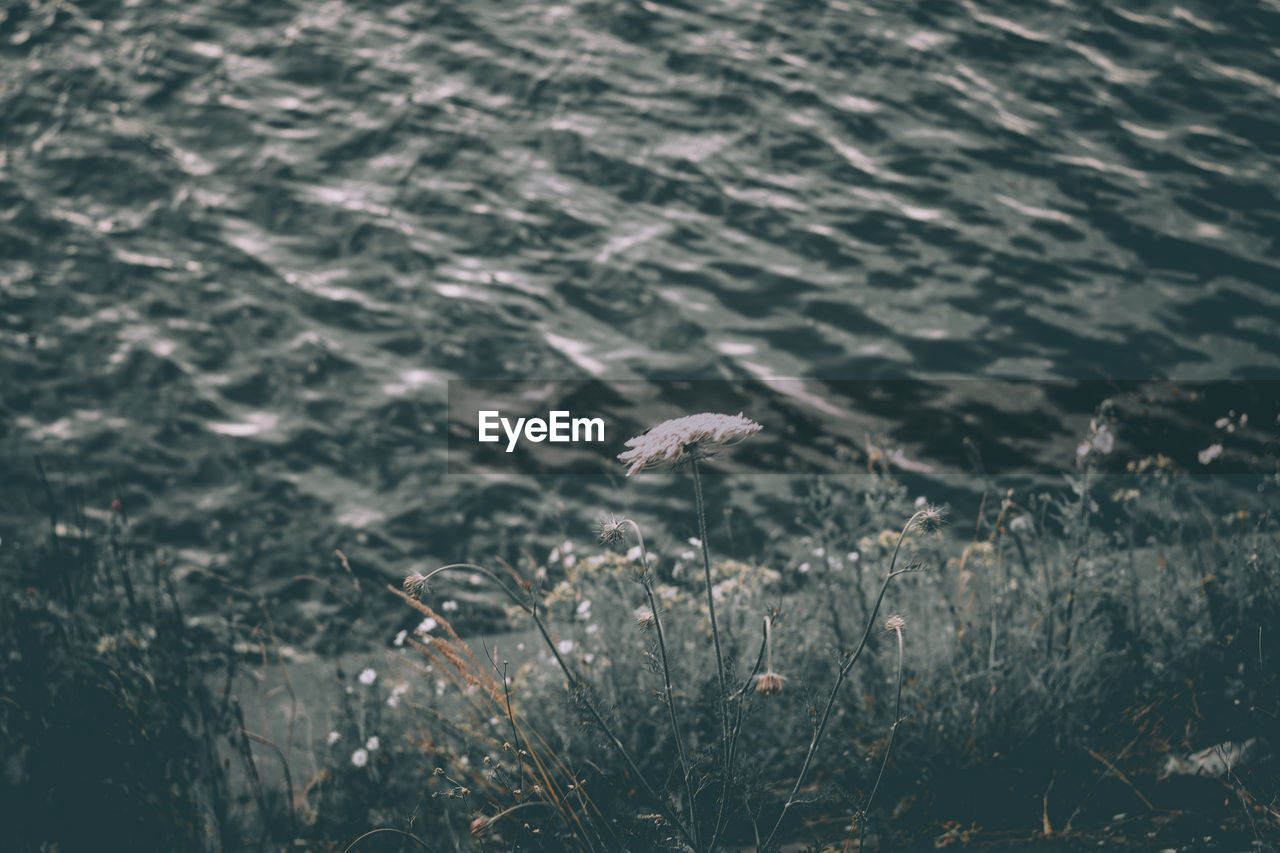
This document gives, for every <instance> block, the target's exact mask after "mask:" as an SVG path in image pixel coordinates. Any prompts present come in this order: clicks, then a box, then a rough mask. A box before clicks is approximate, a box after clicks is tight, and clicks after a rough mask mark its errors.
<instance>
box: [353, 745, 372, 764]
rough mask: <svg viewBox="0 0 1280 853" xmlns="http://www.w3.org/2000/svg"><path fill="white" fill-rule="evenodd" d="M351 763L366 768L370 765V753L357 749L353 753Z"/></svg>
mask: <svg viewBox="0 0 1280 853" xmlns="http://www.w3.org/2000/svg"><path fill="white" fill-rule="evenodd" d="M351 763H352V764H354V765H355V766H356V767H364V766H365V765H366V764H368V763H369V753H368V752H366V751H365V750H363V749H357V750H356V751H355V752H353V753H351Z"/></svg>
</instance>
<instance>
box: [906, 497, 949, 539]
mask: <svg viewBox="0 0 1280 853" xmlns="http://www.w3.org/2000/svg"><path fill="white" fill-rule="evenodd" d="M946 523H947V513H946V511H945V510H944V509H942V507H939V506H935V505H933V504H926V505H925V506H924V508H923V509H920V510H918V511H917V512H916V514H915V515H914V516H912V519H911V527H912V529H913V530H918V531H920V532H921V533H933V532H934V531H936V530H938V529H940V528H941V527H942V525H944V524H946Z"/></svg>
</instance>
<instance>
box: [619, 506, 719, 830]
mask: <svg viewBox="0 0 1280 853" xmlns="http://www.w3.org/2000/svg"><path fill="white" fill-rule="evenodd" d="M619 524H629V525H631V529H632V530H634V531H635V534H636V541H637V542H638V543H639V545H640V566H641V581H640V583H641V585H642V586H643V587H644V593H645V595H646V596H647V597H648V599H649V612H650V613H652V614H653V626H654V629H655V631H656V632H657V634H658V652H659V654H660V656H661V658H662V680H663V684H664V687H665V695H666V699H667V714H668V715H669V716H670V718H671V734H672V735H673V736H674V737H675V740H676V752H677V753H678V754H679V756H680V772H681V775H682V776H683V777H684V790H685V795H686V796H687V797H688V798H689V828H690V829H691V830H692V831H693V839H694V843H693V847H694V849H695V850H700V849H701V846H702V845H701V839H700V837H699V836H700V833H699V830H698V811H697V805H696V804H695V803H694V796H693V780H692V775H693V768H692V767H691V766H690V764H689V754H688V753H687V752H685V748H684V738H682V737H681V736H680V723H679V722H678V721H677V718H676V705H675V699H674V698H673V696H672V692H671V667H670V666H669V665H668V663H667V641H666V637H665V635H664V634H663V632H662V617H661V616H659V615H658V602H657V599H655V598H654V595H653V583H652V581H651V579H650V576H649V553H648V551H646V550H645V547H644V534H643V533H641V532H640V525H638V524H636V523H635V522H634V521H633V520H631V519H630V518H624V519H623V520H622V521H621V522H619Z"/></svg>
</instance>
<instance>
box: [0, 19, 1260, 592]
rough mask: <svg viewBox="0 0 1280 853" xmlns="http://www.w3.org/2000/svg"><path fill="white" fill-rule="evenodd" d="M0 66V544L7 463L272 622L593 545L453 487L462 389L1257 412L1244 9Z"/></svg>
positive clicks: (82, 28)
mask: <svg viewBox="0 0 1280 853" xmlns="http://www.w3.org/2000/svg"><path fill="white" fill-rule="evenodd" d="M0 57H2V58H0V62H2V65H0V69H2V71H0V114H2V115H3V116H4V120H3V122H0V137H2V138H3V146H2V148H0V261H2V264H0V380H2V381H3V394H2V395H0V396H2V401H3V402H2V406H3V408H2V409H0V437H3V440H4V441H5V446H6V451H7V452H8V456H7V459H8V460H9V461H8V462H6V463H5V464H6V465H8V466H10V473H9V477H10V483H11V484H14V485H13V488H11V489H9V495H8V497H7V499H6V502H7V505H8V506H9V507H12V506H14V505H16V504H17V503H19V502H21V500H25V496H26V495H28V494H29V493H30V492H31V491H32V488H33V486H32V482H33V479H32V475H31V474H30V465H29V458H30V453H31V452H32V451H33V450H38V451H40V452H41V453H42V454H43V457H44V459H45V462H46V464H47V465H48V467H49V468H50V469H51V470H53V471H55V472H58V473H60V474H62V475H66V476H70V477H72V478H73V480H74V481H75V482H77V483H79V484H80V485H81V488H82V489H83V492H84V502H85V504H86V506H88V507H89V508H90V509H93V508H94V507H99V508H100V507H103V506H105V505H106V504H107V503H109V501H110V499H111V497H112V496H118V497H120V498H121V499H122V502H123V503H124V506H125V508H126V510H127V511H129V512H130V513H131V518H133V519H134V520H135V522H137V523H139V524H141V525H143V526H144V527H145V529H146V530H147V531H148V532H149V534H151V535H153V536H155V537H157V538H158V539H159V541H161V542H164V543H167V544H170V545H173V546H175V547H179V548H184V549H186V559H188V560H190V561H195V562H196V563H199V562H201V560H203V559H205V557H206V556H207V555H212V554H220V555H221V554H225V553H228V550H229V549H231V550H234V549H237V548H238V549H240V552H238V553H241V554H242V556H243V557H244V558H245V559H247V560H251V561H252V563H253V572H254V575H253V577H254V579H255V580H254V582H255V583H257V584H260V585H261V586H263V587H264V588H267V589H276V590H277V591H280V590H284V589H285V588H287V587H288V586H289V584H291V583H293V581H292V580H291V578H292V577H293V576H294V575H296V574H299V573H300V572H301V571H304V570H307V569H308V567H311V566H314V565H315V564H318V563H321V562H323V561H324V560H326V559H327V554H328V552H329V551H330V550H331V549H332V548H333V547H335V546H338V545H341V546H342V547H344V548H346V549H347V550H348V551H349V552H351V553H352V555H353V558H358V562H360V563H361V564H362V565H367V566H374V567H376V569H377V570H385V571H386V572H387V574H388V575H391V574H393V573H394V572H395V571H399V570H402V569H404V568H405V567H406V566H408V565H413V564H417V563H418V562H420V561H426V562H430V561H432V560H435V559H442V558H443V559H448V558H453V557H457V556H461V555H462V554H460V553H459V552H460V551H468V552H469V553H472V554H479V553H482V552H483V550H484V547H485V546H484V545H481V544H477V542H476V539H475V537H480V540H481V541H483V539H484V537H486V536H490V537H491V536H494V535H496V536H498V537H499V538H498V540H497V545H495V546H494V547H510V546H511V543H512V542H513V541H518V540H519V537H520V536H521V535H524V533H525V532H527V528H528V526H530V525H531V524H539V525H554V524H562V525H570V524H577V523H578V521H580V519H579V518H578V517H577V516H576V515H575V512H578V514H579V515H580V514H581V513H582V512H585V511H586V509H587V508H588V507H591V508H594V506H595V502H594V498H592V497H590V496H587V495H582V494H577V493H575V492H574V491H573V490H572V488H568V489H562V490H560V491H558V492H556V494H555V495H554V496H552V497H549V496H548V495H546V494H544V493H542V492H540V491H539V487H538V486H537V485H536V484H532V483H529V482H517V483H506V484H503V483H490V484H483V485H482V484H474V483H470V484H468V483H459V482H454V481H452V480H444V479H443V478H442V468H443V461H442V460H443V443H444V442H443V435H442V432H443V423H444V418H443V407H444V403H445V383H446V382H447V380H449V379H456V378H463V377H466V378H484V377H543V378H559V377H573V376H587V375H594V376H600V377H606V378H616V379H634V378H645V377H656V376H667V377H670V376H676V377H688V378H694V377H697V378H714V377H762V376H763V377H769V376H798V377H816V378H823V377H825V378H854V377H861V376H936V375H961V376H1000V377H1027V378H1047V377H1151V378H1158V377H1171V378H1185V379H1193V378H1195V379H1219V378H1229V377H1243V376H1251V377H1272V378H1274V377H1277V376H1280V286H1277V278H1276V269H1277V253H1278V252H1280V245H1278V244H1277V242H1276V240H1277V234H1280V202H1278V201H1277V197H1276V193H1277V190H1278V189H1280V168H1278V167H1280V4H1277V3H1276V2H1274V0H1253V2H1241V3H1213V2H1198V0H1187V2H1185V3H1183V4H1181V5H1179V4H1175V3H1165V2H1159V3H1141V2H1137V0H1122V2H1119V3H1108V4H1096V3H1086V2H1082V0H1056V1H1055V2H1046V3H1035V4H1028V3H1021V2H960V3H956V2H919V3H902V2H869V3H857V2H829V3H816V2H815V3H805V2H754V3H735V2H708V3H689V4H679V3H657V2H643V3H632V2H612V3H611V2H571V3H564V4H560V5H552V4H547V3H510V2H501V3H499V2H484V0H468V2H465V3H463V2H455V3H427V4H418V3H403V4H393V3H375V2H317V3H310V2H300V3H289V2H280V0H253V2H244V0H241V2H210V0H198V2H182V3H164V2H154V0H126V2H79V3H75V2H59V3H52V2H50V3H26V4H23V3H17V4H9V5H7V6H6V8H5V10H4V11H0ZM583 488H585V487H583ZM592 488H595V486H593V487H592ZM19 493H22V495H23V497H22V498H21V499H20V498H19V497H17V496H18V495H19ZM579 511H580V512H579ZM565 519H570V521H565Z"/></svg>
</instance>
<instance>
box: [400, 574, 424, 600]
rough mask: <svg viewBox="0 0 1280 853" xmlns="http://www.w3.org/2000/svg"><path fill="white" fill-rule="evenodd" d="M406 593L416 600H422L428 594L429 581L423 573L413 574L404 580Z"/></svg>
mask: <svg viewBox="0 0 1280 853" xmlns="http://www.w3.org/2000/svg"><path fill="white" fill-rule="evenodd" d="M404 591H405V592H406V593H408V594H409V595H411V596H413V597H414V598H422V597H423V596H425V595H426V594H427V579H426V578H425V577H423V576H422V572H412V573H410V574H409V575H408V577H406V578H405V579H404Z"/></svg>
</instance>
